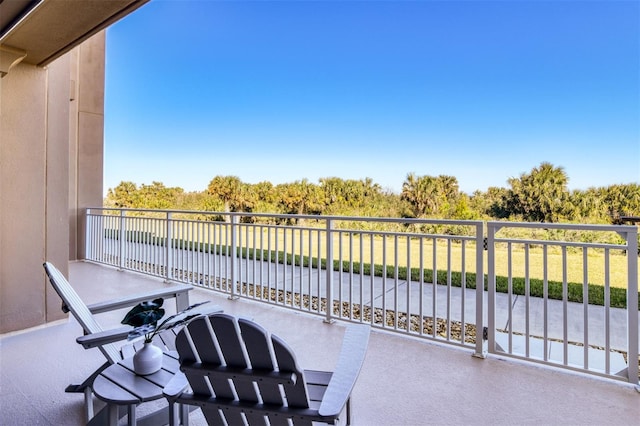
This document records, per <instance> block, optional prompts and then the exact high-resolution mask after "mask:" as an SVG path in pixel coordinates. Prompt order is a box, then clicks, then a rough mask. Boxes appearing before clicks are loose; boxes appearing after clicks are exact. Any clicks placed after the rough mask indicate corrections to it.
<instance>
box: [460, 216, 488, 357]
mask: <svg viewBox="0 0 640 426" xmlns="http://www.w3.org/2000/svg"><path fill="white" fill-rule="evenodd" d="M483 258H484V231H483V224H482V223H479V224H477V225H476V351H475V353H474V354H473V356H474V357H476V358H486V357H487V341H486V339H485V333H484V262H483ZM462 291H465V283H463V284H462Z"/></svg>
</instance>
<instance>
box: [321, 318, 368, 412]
mask: <svg viewBox="0 0 640 426" xmlns="http://www.w3.org/2000/svg"><path fill="white" fill-rule="evenodd" d="M369 333H370V328H369V326H368V325H350V326H348V327H347V330H346V331H345V334H344V339H343V341H342V349H341V351H340V357H339V358H338V363H337V364H336V369H335V371H334V373H333V375H332V376H331V380H330V381H329V386H327V390H326V392H325V394H324V396H323V397H322V402H321V403H320V408H319V410H318V414H320V415H321V416H335V415H338V414H340V411H342V408H343V407H344V405H345V404H346V403H347V400H348V399H349V396H350V395H351V391H352V390H353V386H354V385H355V383H356V379H357V378H358V375H359V374H360V369H361V368H362V364H363V362H364V357H365V355H366V353H367V345H368V344H369Z"/></svg>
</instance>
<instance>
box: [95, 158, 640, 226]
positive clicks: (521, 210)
mask: <svg viewBox="0 0 640 426" xmlns="http://www.w3.org/2000/svg"><path fill="white" fill-rule="evenodd" d="M568 182H569V177H568V176H567V174H566V172H565V171H564V169H563V168H562V167H557V166H554V165H552V164H550V163H547V162H543V163H541V164H540V165H539V166H538V167H534V168H533V169H532V170H531V171H530V172H528V173H522V174H521V175H520V176H519V177H517V178H510V179H508V181H507V183H508V187H490V188H488V189H487V190H486V191H484V192H483V191H475V192H474V193H473V194H470V195H469V194H466V193H464V192H461V191H460V190H459V185H458V180H457V179H456V178H455V177H454V176H447V175H439V176H430V175H423V176H418V175H416V174H415V173H409V174H408V175H407V177H406V179H405V181H404V182H403V184H402V191H401V192H400V193H399V194H397V193H393V192H390V191H388V190H383V189H382V188H381V187H380V185H378V184H377V183H375V182H373V181H372V179H370V178H365V179H360V180H355V179H341V178H339V177H326V178H321V179H319V181H318V183H313V182H309V181H308V180H307V179H302V180H297V181H295V182H292V183H283V184H278V185H273V184H272V183H271V182H269V181H263V182H259V183H256V184H251V183H246V182H243V181H242V180H241V179H240V178H238V177H237V176H220V175H219V176H215V177H214V178H213V179H212V180H211V182H210V183H209V185H208V187H207V189H206V190H204V191H196V192H185V191H184V190H183V189H182V188H179V187H166V186H164V184H162V183H161V182H153V183H152V184H150V185H147V184H142V185H140V186H138V185H137V184H135V183H133V182H120V184H119V185H118V186H116V187H115V188H110V189H109V190H108V193H107V197H106V199H105V206H107V207H119V208H141V209H175V210H198V211H208V212H253V213H282V214H307V215H336V216H365V217H404V218H438V219H458V220H467V219H472V220H511V221H524V222H548V223H554V222H556V223H557V222H573V223H593V224H599V223H601V224H606V223H619V221H620V217H621V216H640V185H639V184H637V183H631V184H617V185H610V186H607V187H598V188H589V189H587V190H572V191H569V189H568V187H567V184H568Z"/></svg>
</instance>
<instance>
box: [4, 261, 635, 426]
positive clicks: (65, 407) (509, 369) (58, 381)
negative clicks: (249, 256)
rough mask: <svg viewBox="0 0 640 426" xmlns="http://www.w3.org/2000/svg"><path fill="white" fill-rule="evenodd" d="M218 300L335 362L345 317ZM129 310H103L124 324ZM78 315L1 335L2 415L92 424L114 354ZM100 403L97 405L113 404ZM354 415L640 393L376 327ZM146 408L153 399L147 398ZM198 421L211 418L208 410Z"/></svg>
mask: <svg viewBox="0 0 640 426" xmlns="http://www.w3.org/2000/svg"><path fill="white" fill-rule="evenodd" d="M70 282H71V284H72V285H73V286H74V287H75V288H76V290H77V291H78V293H79V294H80V296H81V297H82V298H83V299H84V300H85V301H86V302H87V303H93V302H98V301H101V300H106V299H111V298H115V297H120V296H123V295H126V294H133V293H139V292H143V291H145V290H146V289H149V288H154V287H157V286H162V285H164V283H163V282H162V280H159V279H154V278H149V277H145V276H142V275H139V274H135V273H130V272H120V271H117V270H114V269H112V268H107V267H103V266H99V265H95V264H91V263H84V262H78V263H72V264H71V265H70ZM201 300H211V301H212V303H214V304H218V305H221V306H222V307H223V309H224V310H225V312H227V313H230V314H232V315H237V316H245V317H248V318H252V319H254V320H255V321H256V322H258V323H260V324H262V325H263V326H265V327H266V328H267V329H268V330H270V331H271V332H273V333H274V334H277V335H279V336H280V337H282V338H283V339H285V340H286V341H287V342H288V343H289V345H290V346H291V347H292V348H293V349H294V350H295V351H296V354H297V355H298V360H299V362H300V364H301V366H303V367H304V368H313V369H327V370H331V369H333V367H334V364H335V361H336V359H337V356H338V352H339V350H340V343H341V340H342V335H343V332H344V324H341V323H339V322H338V323H335V324H332V325H328V324H325V323H323V322H322V319H320V318H318V317H314V316H309V315H306V314H300V313H296V312H294V311H290V310H286V309H283V308H277V307H272V306H267V305H262V304H259V303H256V302H251V301H247V300H235V301H230V300H228V299H227V298H226V296H224V295H220V294H217V293H214V292H211V291H207V290H202V289H196V290H194V291H192V292H191V302H196V301H201ZM123 315H124V312H123V311H120V312H114V313H109V314H101V315H100V316H99V319H100V322H101V323H102V324H103V325H104V326H106V327H110V326H114V327H115V326H117V325H118V322H119V320H120V319H121V318H122V316H123ZM80 334H81V328H80V326H79V325H78V324H77V323H76V322H75V320H73V319H70V320H62V321H59V322H57V323H54V324H51V325H48V326H45V327H40V328H37V329H32V330H28V331H26V332H20V333H12V334H7V335H3V336H1V338H0V424H2V425H80V424H83V398H82V395H81V394H68V393H65V392H64V389H65V387H66V386H67V385H68V384H70V383H80V382H81V381H82V380H83V379H84V378H85V377H86V376H88V375H89V374H91V373H92V372H93V371H94V370H95V369H96V368H97V367H98V366H100V365H101V364H102V363H103V362H104V357H103V356H102V354H101V353H100V352H99V351H98V350H97V349H91V350H83V349H82V347H81V346H80V345H78V344H76V343H75V338H76V337H77V336H79V335H80ZM101 404H102V403H101V402H100V401H96V402H95V405H96V407H97V408H99V407H100V406H101ZM353 406H354V417H353V419H354V422H353V423H354V425H385V426H388V425H426V424H473V425H476V424H478V425H481V424H488V425H497V424H508V425H515V424H537V425H552V424H562V425H566V424H575V425H586V424H594V425H596V424H597V425H605V424H612V425H623V424H635V423H636V422H637V421H638V419H640V393H638V392H637V391H636V389H635V387H634V386H631V385H629V384H625V383H622V382H613V381H609V380H604V379H599V378H594V377H588V376H583V375H578V374H574V373H571V372H566V371H559V370H556V369H551V368H547V367H544V366H540V365H536V364H528V363H522V362H518V361H515V360H511V359H500V358H498V357H495V356H489V357H488V358H487V359H478V358H474V357H472V354H471V352H469V351H467V350H463V349H459V348H456V347H450V346H446V345H440V344H435V343H431V342H427V341H421V340H417V339H410V338H405V337H402V336H399V335H395V334H389V333H385V332H380V331H376V330H373V331H372V333H371V339H370V342H369V348H368V352H367V356H366V359H365V364H364V367H363V370H362V372H361V374H360V377H359V379H358V382H357V384H356V388H355V390H354V392H353ZM142 409H144V408H142ZM190 419H191V422H192V424H195V425H202V424H205V422H204V417H203V416H202V414H201V413H200V412H199V411H195V412H193V413H192V414H191V418H190Z"/></svg>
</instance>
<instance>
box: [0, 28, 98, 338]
mask: <svg viewBox="0 0 640 426" xmlns="http://www.w3.org/2000/svg"><path fill="white" fill-rule="evenodd" d="M104 48H105V35H104V32H101V33H98V34H97V35H96V36H94V37H92V38H91V39H89V40H87V41H86V42H85V43H83V44H82V45H80V46H79V47H77V48H76V49H74V50H73V51H71V52H69V53H67V54H65V55H64V56H62V57H60V58H59V59H57V60H56V61H54V62H52V63H51V64H50V65H49V66H48V67H46V68H39V67H36V66H33V65H27V64H19V65H17V66H15V67H14V68H12V69H11V71H10V72H9V73H8V74H7V75H6V76H4V77H3V78H2V79H0V333H5V332H9V331H14V330H20V329H24V328H28V327H33V326H36V325H40V324H44V323H46V322H49V321H53V320H56V319H60V318H62V317H64V315H63V314H62V312H61V310H60V299H59V298H58V296H57V295H56V294H55V292H54V291H53V290H52V289H51V287H50V285H49V284H48V282H47V281H46V279H45V275H44V270H43V268H42V263H43V262H44V261H45V260H49V261H51V262H53V263H54V264H56V266H58V268H59V269H60V270H61V271H63V273H66V272H67V269H68V260H69V259H70V258H71V259H76V258H78V257H81V256H82V255H83V249H82V244H79V243H78V241H82V240H83V239H84V236H83V235H82V233H81V232H78V231H77V229H78V226H79V223H80V222H81V220H80V219H79V218H80V217H81V213H82V211H83V209H84V208H85V207H89V206H96V205H101V204H102V167H103V166H102V164H103V155H102V152H103V151H102V147H103V123H104V112H103V111H104V107H103V106H104V58H105V55H104ZM70 217H71V219H70ZM80 225H81V223H80Z"/></svg>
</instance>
